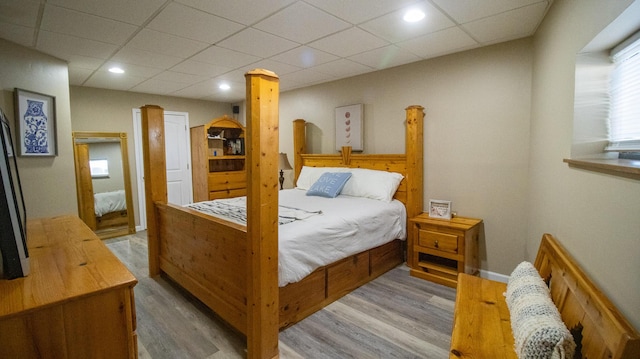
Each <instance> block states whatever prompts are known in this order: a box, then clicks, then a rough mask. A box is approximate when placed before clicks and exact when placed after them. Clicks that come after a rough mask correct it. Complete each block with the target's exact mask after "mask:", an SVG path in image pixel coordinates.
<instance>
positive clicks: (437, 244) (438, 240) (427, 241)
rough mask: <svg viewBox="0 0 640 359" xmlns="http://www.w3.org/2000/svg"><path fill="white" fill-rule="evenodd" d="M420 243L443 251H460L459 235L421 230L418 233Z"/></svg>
mask: <svg viewBox="0 0 640 359" xmlns="http://www.w3.org/2000/svg"><path fill="white" fill-rule="evenodd" d="M418 245H420V246H422V247H427V248H432V249H437V250H440V251H443V252H450V253H458V236H454V235H451V234H447V233H441V232H432V231H428V230H420V231H419V234H418Z"/></svg>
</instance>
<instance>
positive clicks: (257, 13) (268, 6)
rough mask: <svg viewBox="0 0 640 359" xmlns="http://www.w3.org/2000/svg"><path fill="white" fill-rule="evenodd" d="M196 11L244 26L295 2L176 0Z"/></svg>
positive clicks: (282, 0)
mask: <svg viewBox="0 0 640 359" xmlns="http://www.w3.org/2000/svg"><path fill="white" fill-rule="evenodd" d="M176 1H177V2H179V3H183V4H185V5H189V6H191V7H194V8H196V9H200V10H202V11H206V12H208V13H210V14H215V15H218V16H221V17H224V18H225V19H229V20H232V21H236V22H239V23H241V24H244V25H253V24H255V23H256V22H258V21H260V20H262V19H264V18H266V17H267V16H269V15H271V14H274V13H276V12H277V11H278V10H280V9H282V8H283V7H285V6H287V5H289V4H291V3H293V2H294V0H260V1H255V0H234V1H229V0H176Z"/></svg>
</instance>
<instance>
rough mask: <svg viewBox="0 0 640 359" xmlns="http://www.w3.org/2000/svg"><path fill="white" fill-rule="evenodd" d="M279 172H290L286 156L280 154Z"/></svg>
mask: <svg viewBox="0 0 640 359" xmlns="http://www.w3.org/2000/svg"><path fill="white" fill-rule="evenodd" d="M278 167H279V168H280V170H281V171H282V170H292V169H293V167H291V164H289V159H287V154H286V153H283V152H280V164H279V166H278Z"/></svg>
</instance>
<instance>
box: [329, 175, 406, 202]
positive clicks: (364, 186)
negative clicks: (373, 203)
mask: <svg viewBox="0 0 640 359" xmlns="http://www.w3.org/2000/svg"><path fill="white" fill-rule="evenodd" d="M350 172H351V179H349V181H347V184H345V185H344V188H343V189H342V192H340V194H344V195H347V196H355V197H365V198H372V199H377V200H380V201H385V202H391V200H392V199H393V195H394V194H395V193H396V190H397V189H398V186H399V185H400V182H401V181H402V179H403V178H404V176H402V175H401V174H400V173H396V172H387V171H376V170H368V169H364V168H351V169H350Z"/></svg>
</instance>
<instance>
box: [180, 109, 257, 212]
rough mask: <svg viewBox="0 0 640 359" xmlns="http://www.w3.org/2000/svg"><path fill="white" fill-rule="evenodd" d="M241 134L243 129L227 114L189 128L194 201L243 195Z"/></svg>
mask: <svg viewBox="0 0 640 359" xmlns="http://www.w3.org/2000/svg"><path fill="white" fill-rule="evenodd" d="M244 135H245V129H244V127H243V126H242V125H241V124H240V123H238V122H237V121H236V120H234V119H232V118H230V117H228V116H226V115H225V116H222V117H219V118H216V119H213V120H212V121H211V122H209V123H208V124H205V125H201V126H197V127H193V128H191V161H192V164H193V166H192V168H193V173H192V174H193V199H194V201H196V202H199V201H208V200H210V199H217V198H228V197H235V196H244V195H246V188H247V180H246V171H245V169H246V156H245V138H244ZM214 154H215V155H214ZM229 176H232V178H233V180H229Z"/></svg>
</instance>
